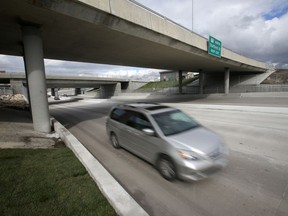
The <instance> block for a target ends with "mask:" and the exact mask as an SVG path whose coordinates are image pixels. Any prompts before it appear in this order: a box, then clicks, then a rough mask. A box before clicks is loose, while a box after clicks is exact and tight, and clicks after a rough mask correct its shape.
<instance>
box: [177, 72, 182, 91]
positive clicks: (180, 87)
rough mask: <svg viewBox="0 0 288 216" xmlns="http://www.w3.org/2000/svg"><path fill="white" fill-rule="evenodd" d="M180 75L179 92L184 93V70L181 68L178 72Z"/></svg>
mask: <svg viewBox="0 0 288 216" xmlns="http://www.w3.org/2000/svg"><path fill="white" fill-rule="evenodd" d="M178 77H179V94H182V92H183V91H182V88H183V82H182V70H179V73H178Z"/></svg>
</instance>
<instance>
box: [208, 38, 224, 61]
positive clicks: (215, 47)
mask: <svg viewBox="0 0 288 216" xmlns="http://www.w3.org/2000/svg"><path fill="white" fill-rule="evenodd" d="M221 49H222V42H221V41H220V40H217V39H216V38H214V37H212V36H209V41H208V53H209V54H210V55H213V56H216V57H218V58H221Z"/></svg>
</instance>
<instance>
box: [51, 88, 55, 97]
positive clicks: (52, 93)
mask: <svg viewBox="0 0 288 216" xmlns="http://www.w3.org/2000/svg"><path fill="white" fill-rule="evenodd" d="M51 96H55V88H51Z"/></svg>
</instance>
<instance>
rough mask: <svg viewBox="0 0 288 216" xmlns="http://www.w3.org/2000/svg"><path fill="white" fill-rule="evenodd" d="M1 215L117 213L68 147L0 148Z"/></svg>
mask: <svg viewBox="0 0 288 216" xmlns="http://www.w3.org/2000/svg"><path fill="white" fill-rule="evenodd" d="M0 194H1V195H0V215H1V216H6V215H7V216H8V215H9V216H13V215H21V216H25V215H27V216H28V215H29V216H34V215H35V216H36V215H37V216H39V215H41V216H43V215H49V216H52V215H57V216H60V215H61V216H62V215H67V216H68V215H69V216H71V215H75V216H76V215H77V216H79V215H85V216H86V215H93V216H95V215H103V216H104V215H105V216H107V215H116V213H115V211H114V209H113V208H112V207H111V206H110V204H109V203H108V201H107V200H106V199H105V198H104V197H103V195H102V194H101V192H100V191H99V189H98V187H97V185H96V184H95V182H94V181H93V180H92V179H91V178H90V176H89V174H88V173H87V171H86V169H85V168H84V167H83V166H82V164H81V163H80V162H79V161H78V160H77V158H76V157H75V156H74V154H73V153H72V151H71V150H70V149H68V148H55V149H45V150H43V149H37V150H33V149H0Z"/></svg>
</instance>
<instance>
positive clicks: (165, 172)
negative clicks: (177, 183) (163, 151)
mask: <svg viewBox="0 0 288 216" xmlns="http://www.w3.org/2000/svg"><path fill="white" fill-rule="evenodd" d="M157 168H158V170H159V172H160V174H161V175H162V177H163V178H165V179H166V180H168V181H173V180H175V179H176V177H177V173H176V167H175V165H174V163H173V161H172V160H171V159H170V158H169V157H168V156H166V155H165V156H161V157H160V158H159V160H158V163H157Z"/></svg>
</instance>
